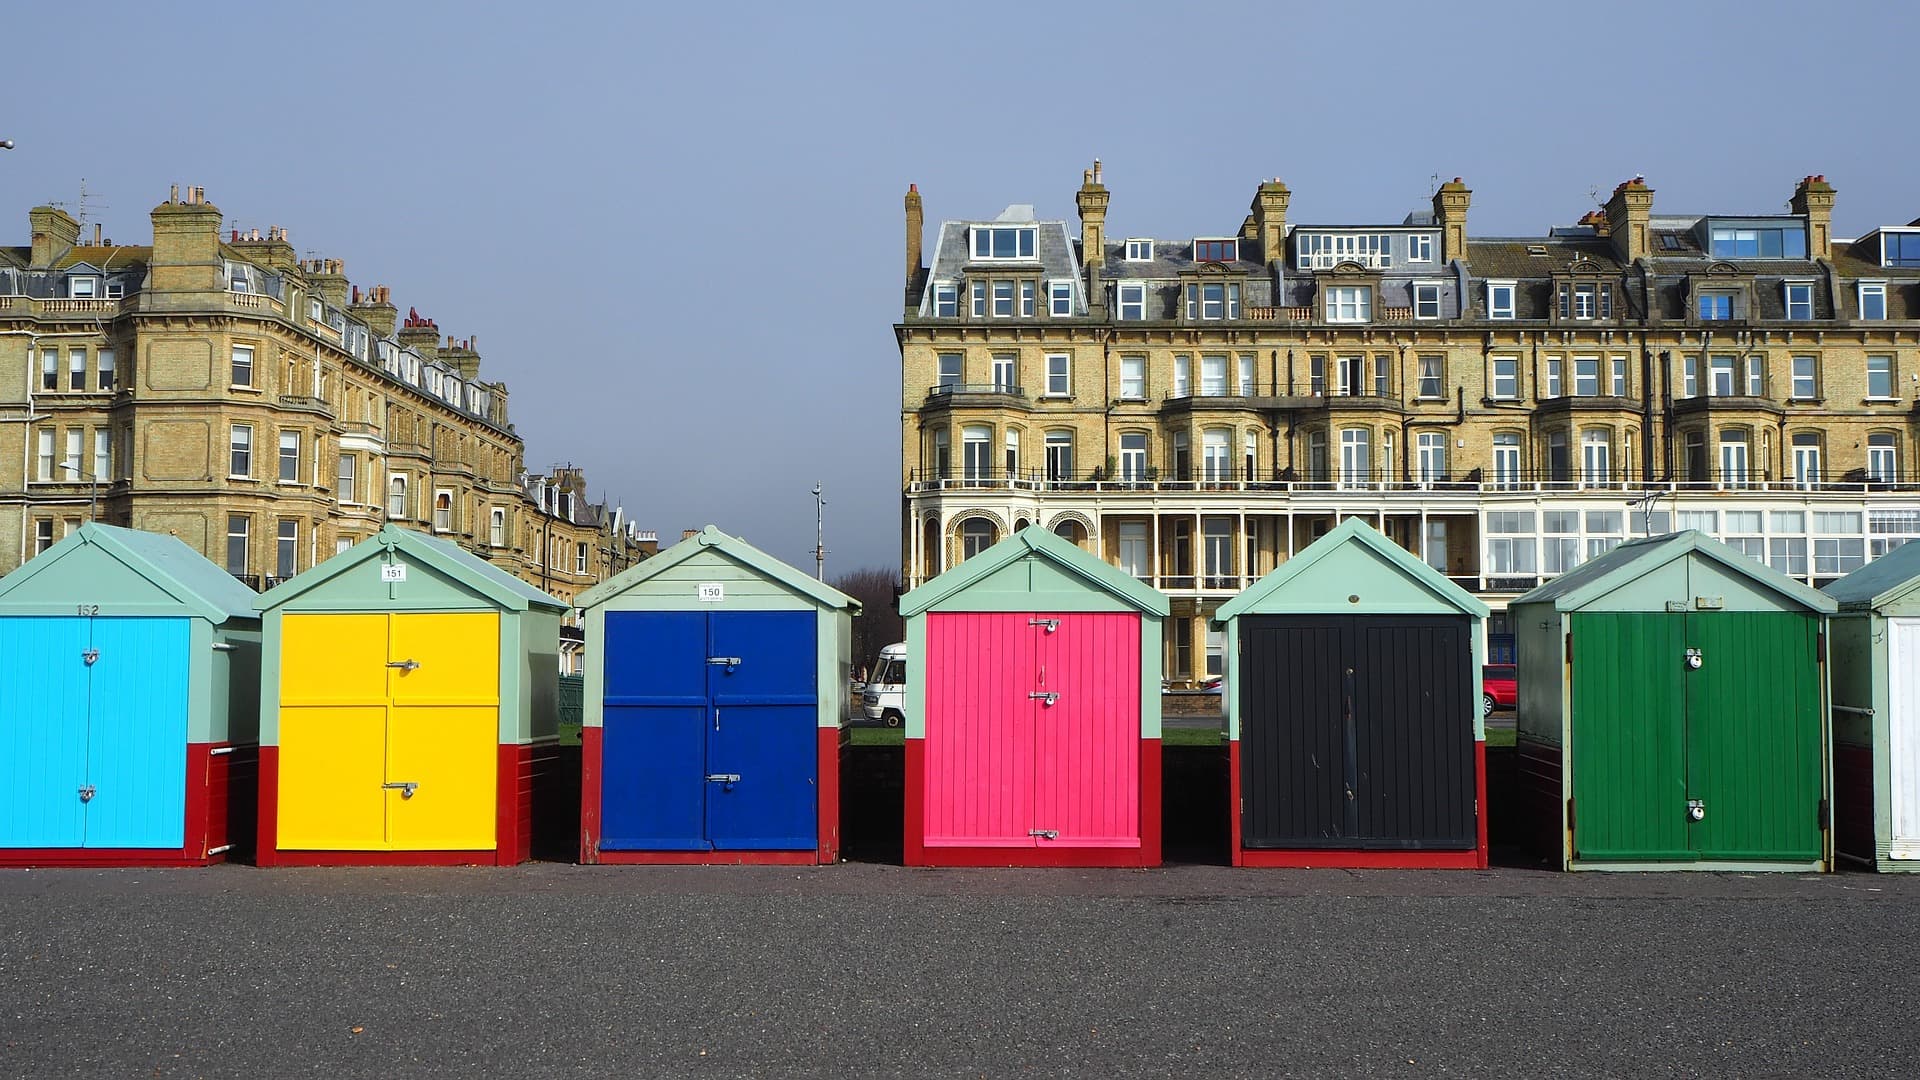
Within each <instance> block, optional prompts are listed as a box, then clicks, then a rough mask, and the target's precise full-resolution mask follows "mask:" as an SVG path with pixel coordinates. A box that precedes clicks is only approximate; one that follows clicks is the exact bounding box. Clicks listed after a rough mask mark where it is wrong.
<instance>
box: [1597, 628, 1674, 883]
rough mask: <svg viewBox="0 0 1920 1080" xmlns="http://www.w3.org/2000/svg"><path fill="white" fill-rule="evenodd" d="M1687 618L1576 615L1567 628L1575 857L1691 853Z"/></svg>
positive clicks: (1619, 858) (1656, 856) (1628, 857)
mask: <svg viewBox="0 0 1920 1080" xmlns="http://www.w3.org/2000/svg"><path fill="white" fill-rule="evenodd" d="M1685 630H1686V627H1685V621H1684V619H1683V618H1682V617H1680V616H1676V615H1669V614H1665V613H1658V612H1654V613H1607V614H1577V615H1575V616H1574V617H1573V619H1572V633H1573V676H1572V678H1573V694H1572V698H1573V717H1572V722H1571V725H1570V726H1571V731H1572V748H1571V749H1572V760H1573V783H1572V789H1573V799H1574V808H1575V809H1574V834H1573V836H1574V849H1575V852H1574V854H1575V857H1576V858H1579V859H1590V860H1596V861H1599V860H1617V861H1653V860H1669V861H1670V860H1690V859H1692V858H1694V853H1693V850H1692V847H1691V845H1690V842H1689V839H1688V834H1687V819H1686V803H1687V798H1688V796H1687V756H1688V753H1689V750H1688V747H1687V742H1686V725H1687V720H1686V685H1685V683H1684V681H1683V678H1684V672H1685V670H1686V669H1685V666H1684V662H1685V641H1686V633H1685Z"/></svg>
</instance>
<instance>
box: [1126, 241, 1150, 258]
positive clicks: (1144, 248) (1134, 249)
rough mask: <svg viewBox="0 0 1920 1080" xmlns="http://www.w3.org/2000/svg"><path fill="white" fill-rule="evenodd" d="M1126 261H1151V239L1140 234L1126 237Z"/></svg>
mask: <svg viewBox="0 0 1920 1080" xmlns="http://www.w3.org/2000/svg"><path fill="white" fill-rule="evenodd" d="M1126 261H1127V262H1152V261H1153V241H1152V240H1149V239H1146V238H1145V237H1140V236H1130V237H1128V238H1127V258H1126Z"/></svg>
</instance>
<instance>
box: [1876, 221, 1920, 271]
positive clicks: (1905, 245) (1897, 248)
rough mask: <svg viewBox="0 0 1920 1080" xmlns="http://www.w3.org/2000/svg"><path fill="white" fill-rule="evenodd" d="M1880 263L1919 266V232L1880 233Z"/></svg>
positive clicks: (1882, 264)
mask: <svg viewBox="0 0 1920 1080" xmlns="http://www.w3.org/2000/svg"><path fill="white" fill-rule="evenodd" d="M1880 265H1881V266H1905V267H1920V232H1888V231H1884V230H1883V231H1882V232H1881V233H1880Z"/></svg>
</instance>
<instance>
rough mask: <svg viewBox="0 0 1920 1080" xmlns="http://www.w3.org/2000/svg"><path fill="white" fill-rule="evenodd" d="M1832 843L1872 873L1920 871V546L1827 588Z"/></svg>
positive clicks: (1889, 555) (1891, 554)
mask: <svg viewBox="0 0 1920 1080" xmlns="http://www.w3.org/2000/svg"><path fill="white" fill-rule="evenodd" d="M1825 591H1826V593H1827V595H1828V596H1831V597H1832V598H1833V599H1834V601H1835V602H1836V603H1838V604H1839V605H1840V610H1839V612H1838V613H1836V614H1835V615H1834V617H1833V620H1832V630H1831V633H1832V636H1833V651H1832V655H1833V661H1832V665H1831V672H1830V674H1831V677H1832V680H1833V702H1834V705H1833V752H1834V757H1833V788H1834V792H1833V794H1834V803H1833V809H1834V819H1835V820H1834V844H1835V847H1836V848H1837V850H1838V852H1839V854H1840V855H1841V856H1843V857H1845V858H1847V859H1849V860H1851V861H1853V862H1855V863H1859V864H1863V865H1867V866H1871V867H1873V868H1874V869H1876V870H1907V871H1912V870H1920V544H1915V543H1908V544H1902V545H1901V546H1899V547H1897V548H1894V549H1893V550H1892V551H1890V552H1888V553H1886V554H1885V555H1882V556H1880V557H1879V558H1877V559H1875V560H1873V561H1872V562H1870V563H1868V564H1867V565H1865V566H1863V567H1861V568H1860V569H1858V570H1855V571H1854V572H1853V573H1851V574H1848V575H1847V576H1846V577H1843V578H1841V579H1840V580H1839V581H1836V582H1834V583H1833V584H1831V585H1828V586H1827V588H1826V590H1825Z"/></svg>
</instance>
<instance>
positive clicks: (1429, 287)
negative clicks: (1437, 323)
mask: <svg viewBox="0 0 1920 1080" xmlns="http://www.w3.org/2000/svg"><path fill="white" fill-rule="evenodd" d="M1440 294H1441V283H1440V282H1438V281H1416V282H1414V283H1413V317H1414V318H1416V319H1437V318H1439V317H1440ZM1429 306H1431V308H1432V313H1431V314H1422V312H1423V310H1424V309H1426V308H1427V307H1429Z"/></svg>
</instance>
